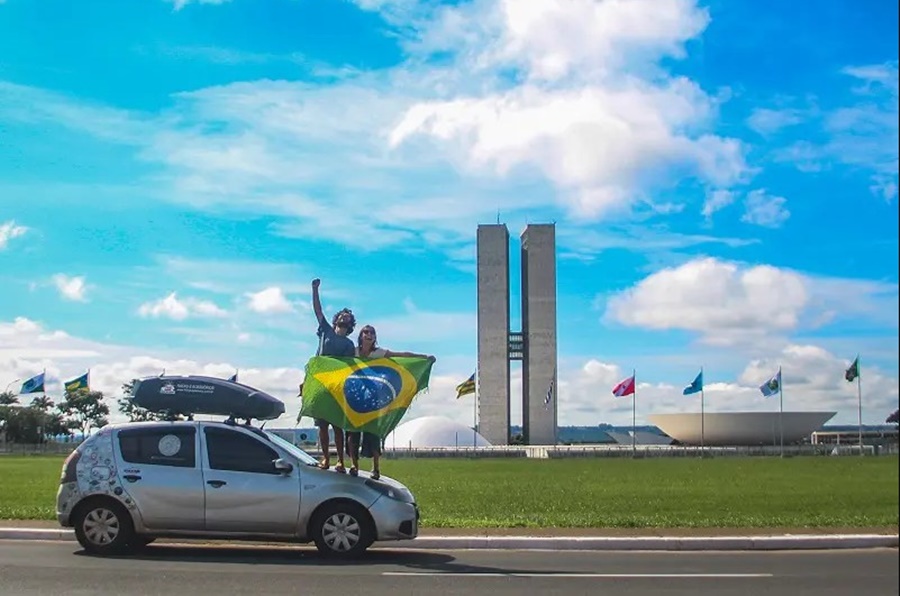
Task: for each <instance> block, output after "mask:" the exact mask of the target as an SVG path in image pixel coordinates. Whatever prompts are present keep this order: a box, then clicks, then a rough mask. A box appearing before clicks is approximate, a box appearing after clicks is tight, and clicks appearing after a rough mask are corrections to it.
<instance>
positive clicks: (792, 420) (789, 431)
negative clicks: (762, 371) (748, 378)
mask: <svg viewBox="0 0 900 596" xmlns="http://www.w3.org/2000/svg"><path fill="white" fill-rule="evenodd" d="M835 414H836V412H785V413H784V416H783V417H782V415H781V413H780V412H713V413H706V414H704V415H703V416H702V419H701V415H700V414H699V413H686V414H651V415H649V416H647V420H649V421H650V423H651V424H655V425H656V426H658V427H659V429H660V430H661V431H663V432H664V433H666V434H667V435H669V436H670V437H672V438H673V439H675V440H677V441H679V442H680V443H683V444H685V445H699V444H700V441H701V428H702V430H703V437H702V439H703V441H704V443H705V444H706V445H777V444H778V443H779V442H780V441H781V425H782V421H783V423H784V442H785V444H788V443H798V442H800V441H802V440H803V439H808V438H809V437H810V436H811V435H812V433H813V431H817V430H820V429H821V428H822V426H824V424H825V423H826V422H828V421H829V420H831V418H832V417H833V416H834V415H835ZM701 425H702V426H701Z"/></svg>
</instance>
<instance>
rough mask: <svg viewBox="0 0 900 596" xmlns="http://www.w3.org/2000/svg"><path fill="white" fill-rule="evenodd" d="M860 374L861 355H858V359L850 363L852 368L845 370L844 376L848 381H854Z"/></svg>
mask: <svg viewBox="0 0 900 596" xmlns="http://www.w3.org/2000/svg"><path fill="white" fill-rule="evenodd" d="M858 376H859V356H857V357H856V360H854V361H853V364H851V365H850V368H848V369H847V370H845V371H844V378H845V379H847V380H848V381H853V380H854V379H855V378H856V377H858Z"/></svg>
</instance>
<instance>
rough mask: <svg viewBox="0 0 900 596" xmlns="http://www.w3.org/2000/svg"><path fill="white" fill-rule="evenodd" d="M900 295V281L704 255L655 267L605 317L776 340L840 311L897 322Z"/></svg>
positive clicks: (708, 337) (705, 334)
mask: <svg viewBox="0 0 900 596" xmlns="http://www.w3.org/2000/svg"><path fill="white" fill-rule="evenodd" d="M896 302H897V285H896V284H885V283H880V282H868V281H864V280H860V281H857V280H842V279H830V278H821V277H813V276H808V275H803V274H800V273H797V272H794V271H790V270H787V269H779V268H777V267H771V266H767V265H757V266H749V267H748V266H740V265H738V264H736V263H730V262H725V261H720V260H717V259H714V258H704V259H697V260H694V261H690V262H688V263H685V264H682V265H680V266H678V267H672V268H667V269H663V270H661V271H658V272H656V273H653V274H652V275H650V276H648V277H646V278H645V279H643V280H641V281H640V282H638V283H637V284H636V285H635V286H634V287H632V288H630V289H628V290H625V291H623V292H621V293H619V294H617V295H615V296H613V297H612V298H611V299H610V300H609V301H608V303H607V310H606V314H605V316H606V317H607V318H608V319H609V320H613V321H616V322H619V323H621V324H624V325H629V326H637V327H644V328H647V329H656V330H665V329H681V330H686V331H691V332H695V333H697V334H700V336H701V338H702V340H703V341H704V342H707V343H712V344H734V343H738V342H740V343H753V342H759V341H766V342H770V343H771V344H776V343H777V342H776V338H777V336H778V335H779V334H780V335H782V336H786V335H787V334H789V333H791V332H794V331H796V330H798V329H800V328H804V327H806V328H815V327H818V326H821V325H823V324H825V323H828V322H832V321H834V320H836V319H837V318H840V317H844V318H846V319H847V320H857V324H859V322H858V320H859V319H860V318H862V319H864V320H871V321H876V322H877V323H878V324H879V325H882V324H891V322H890V321H886V320H885V318H884V317H885V313H887V312H895V311H896V308H894V306H893V305H894V304H896ZM890 309H893V310H890ZM892 318H894V319H895V317H892ZM894 325H896V323H894Z"/></svg>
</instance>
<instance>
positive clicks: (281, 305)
mask: <svg viewBox="0 0 900 596" xmlns="http://www.w3.org/2000/svg"><path fill="white" fill-rule="evenodd" d="M245 295H246V297H247V298H248V300H249V307H250V310H252V311H254V312H258V313H263V314H274V313H289V312H293V311H294V307H293V306H292V305H291V303H290V301H288V299H287V298H286V297H285V295H284V292H283V291H282V290H281V288H279V287H277V286H273V287H270V288H266V289H264V290H260V291H259V292H248V293H247V294H245Z"/></svg>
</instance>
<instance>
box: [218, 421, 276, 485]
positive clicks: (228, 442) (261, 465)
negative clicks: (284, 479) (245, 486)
mask: <svg viewBox="0 0 900 596" xmlns="http://www.w3.org/2000/svg"><path fill="white" fill-rule="evenodd" d="M204 433H205V434H206V451H207V453H208V454H209V467H210V468H212V469H213V470H229V471H232V472H254V473H257V474H277V473H278V471H277V470H275V466H274V464H273V463H272V462H273V461H274V460H276V459H278V458H279V457H280V455H278V452H277V451H275V450H274V449H272V448H271V447H268V446H267V445H264V444H263V443H262V442H261V441H258V440H257V439H254V438H253V437H251V436H248V435H245V434H244V433H242V432H238V431H235V430H228V429H225V428H207V429H205V430H204Z"/></svg>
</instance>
